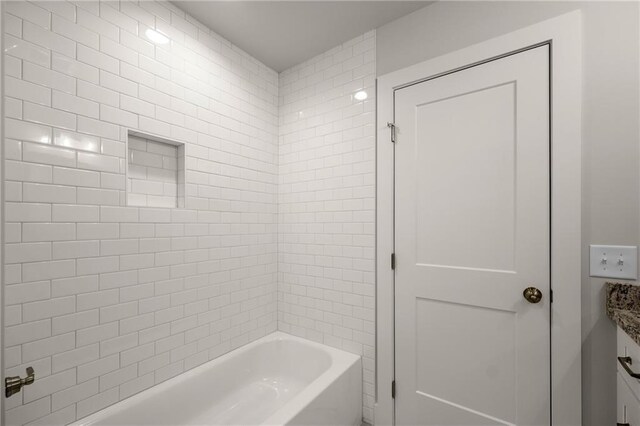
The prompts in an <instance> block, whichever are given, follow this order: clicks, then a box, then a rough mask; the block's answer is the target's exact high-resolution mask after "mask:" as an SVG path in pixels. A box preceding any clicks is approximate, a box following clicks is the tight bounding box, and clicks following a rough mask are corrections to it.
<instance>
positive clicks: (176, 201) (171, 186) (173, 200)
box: [127, 130, 185, 208]
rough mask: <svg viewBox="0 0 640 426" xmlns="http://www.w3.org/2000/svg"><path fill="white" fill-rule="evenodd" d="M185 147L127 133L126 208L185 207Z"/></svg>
mask: <svg viewBox="0 0 640 426" xmlns="http://www.w3.org/2000/svg"><path fill="white" fill-rule="evenodd" d="M184 151H185V145H184V143H181V142H177V141H172V140H168V139H164V138H159V137H157V136H152V135H148V134H144V133H140V132H134V131H131V130H130V131H129V132H128V133H127V205H128V206H134V207H166V208H184V204H185V203H184V192H185V190H184V182H185V176H184V171H185V161H184V157H185V152H184Z"/></svg>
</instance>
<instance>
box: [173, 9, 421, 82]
mask: <svg viewBox="0 0 640 426" xmlns="http://www.w3.org/2000/svg"><path fill="white" fill-rule="evenodd" d="M172 3H174V4H175V5H176V6H178V7H179V8H180V9H182V10H184V11H185V12H187V13H189V14H190V15H191V16H194V17H196V18H197V19H198V20H199V21H200V22H202V23H203V24H205V25H207V26H208V27H209V28H211V29H213V30H214V31H215V32H216V33H218V34H220V35H222V36H223V37H225V38H226V39H227V40H229V41H231V42H232V43H234V44H235V45H236V46H238V47H240V48H241V49H243V50H244V51H246V52H247V53H249V54H250V55H252V56H253V57H254V58H257V59H258V60H260V61H261V62H262V63H264V64H266V65H267V66H269V67H271V68H273V69H274V70H276V71H278V72H280V71H283V70H285V69H287V68H289V67H291V66H293V65H297V64H299V63H301V62H304V61H305V60H307V59H310V58H312V57H314V56H315V55H318V54H320V53H322V52H325V51H327V50H329V49H331V48H333V47H335V46H337V45H339V44H340V43H342V42H344V41H347V40H349V39H351V38H353V37H356V36H358V35H360V34H362V33H365V32H367V31H369V30H371V29H374V28H377V27H379V26H381V25H383V24H385V23H387V22H390V21H393V20H394V19H397V18H399V17H401V16H403V15H406V14H408V13H411V12H413V11H415V10H417V9H420V8H422V7H424V6H426V5H428V4H430V3H432V2H429V1H173V2H172Z"/></svg>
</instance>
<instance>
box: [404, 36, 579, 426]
mask: <svg viewBox="0 0 640 426" xmlns="http://www.w3.org/2000/svg"><path fill="white" fill-rule="evenodd" d="M548 55H549V51H548V47H547V46H546V45H545V46H541V47H537V48H535V49H530V50H527V51H524V52H521V53H517V54H514V55H511V56H507V57H504V58H501V59H497V60H493V61H490V62H487V63H484V64H482V65H477V66H474V67H471V68H467V69H464V70H461V71H457V72H454V73H451V74H448V75H445V76H442V77H438V78H435V79H432V80H428V81H425V82H422V83H418V84H414V85H412V86H409V87H406V88H402V89H399V90H397V91H396V93H395V124H396V126H397V134H396V147H395V153H396V154H395V155H396V186H395V188H396V200H395V203H396V204H395V209H396V210H395V211H396V213H395V214H396V216H395V227H396V229H395V232H396V233H395V251H396V259H397V262H396V281H395V291H396V301H395V303H396V307H395V312H396V314H395V315H396V317H395V318H396V324H395V329H396V342H395V345H396V346H395V353H396V355H395V356H396V358H395V359H396V423H397V424H407V425H474V426H475V425H510V424H514V425H547V424H549V422H550V368H551V366H550V343H549V341H550V309H549V308H550V306H549V303H550V278H549V276H550V261H549V258H550V249H549V247H550V242H549V238H550V235H549V234H550V223H549V207H550V206H549V183H550V179H549V161H550V160H549V63H548ZM527 287H536V288H537V289H539V290H540V292H541V293H542V299H541V301H539V302H538V303H531V301H528V300H526V299H525V297H524V295H523V290H524V289H525V288H527ZM576 297H579V295H577V296H576Z"/></svg>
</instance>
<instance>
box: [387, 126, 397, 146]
mask: <svg viewBox="0 0 640 426" xmlns="http://www.w3.org/2000/svg"><path fill="white" fill-rule="evenodd" d="M387 127H388V128H390V129H391V142H393V143H396V125H395V124H394V123H392V122H388V123H387Z"/></svg>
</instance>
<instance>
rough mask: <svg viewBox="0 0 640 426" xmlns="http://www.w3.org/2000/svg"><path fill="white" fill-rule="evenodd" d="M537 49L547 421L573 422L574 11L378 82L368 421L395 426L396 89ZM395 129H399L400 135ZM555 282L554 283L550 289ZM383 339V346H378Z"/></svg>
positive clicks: (576, 313)
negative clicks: (545, 214)
mask: <svg viewBox="0 0 640 426" xmlns="http://www.w3.org/2000/svg"><path fill="white" fill-rule="evenodd" d="M540 44H549V46H550V73H549V74H550V76H549V77H550V81H549V83H550V88H551V90H550V93H551V95H550V100H549V101H550V158H551V164H550V173H551V200H550V201H551V288H552V289H553V303H552V304H551V318H552V323H551V372H550V374H551V390H550V391H551V417H552V420H553V423H555V424H557V425H580V424H581V421H582V394H581V373H582V372H581V369H582V360H581V344H582V336H581V302H580V294H581V257H580V256H581V244H582V242H581V208H582V205H581V203H582V195H581V190H582V183H581V180H582V179H581V173H582V147H581V145H582V124H581V116H582V18H581V12H580V11H579V10H576V11H573V12H570V13H567V14H564V15H561V16H558V17H555V18H552V19H549V20H546V21H543V22H540V23H538V24H534V25H531V26H529V27H526V28H523V29H520V30H517V31H515V32H512V33H509V34H506V35H503V36H500V37H496V38H493V39H491V40H488V41H484V42H481V43H478V44H475V45H473V46H470V47H467V48H464V49H461V50H458V51H455V52H452V53H448V54H445V55H443V56H439V57H437V58H434V59H429V60H427V61H424V62H421V63H418V64H415V65H412V66H409V67H407V68H404V69H401V70H398V71H394V72H391V73H389V74H385V75H383V76H380V77H378V79H377V99H378V108H377V121H376V127H377V138H376V403H375V406H374V419H375V424H380V425H391V424H393V423H394V419H395V416H394V400H393V398H392V396H391V383H392V381H393V380H394V368H395V360H394V344H389V343H388V342H395V340H394V339H395V337H394V322H395V314H394V304H395V301H394V285H395V282H394V272H393V270H392V269H391V265H390V258H391V254H392V253H393V251H394V161H395V160H394V144H393V143H391V141H390V129H389V128H388V127H387V123H388V122H393V120H394V93H395V90H397V89H400V88H402V87H405V86H407V85H408V84H412V83H416V82H419V81H422V80H427V79H429V78H434V77H437V76H439V75H443V74H446V73H449V72H452V71H455V70H459V69H464V68H467V67H469V66H470V65H473V64H480V63H483V62H486V61H487V60H490V59H495V58H498V57H501V56H504V55H507V54H510V53H514V52H518V51H521V50H523V49H526V48H530V47H533V46H536V45H540ZM400 131H401V130H400ZM554 284H555V285H554ZM382 342H384V344H382Z"/></svg>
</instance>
